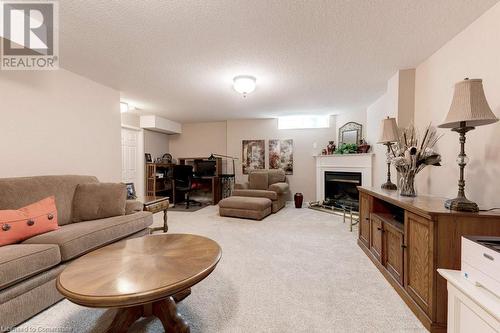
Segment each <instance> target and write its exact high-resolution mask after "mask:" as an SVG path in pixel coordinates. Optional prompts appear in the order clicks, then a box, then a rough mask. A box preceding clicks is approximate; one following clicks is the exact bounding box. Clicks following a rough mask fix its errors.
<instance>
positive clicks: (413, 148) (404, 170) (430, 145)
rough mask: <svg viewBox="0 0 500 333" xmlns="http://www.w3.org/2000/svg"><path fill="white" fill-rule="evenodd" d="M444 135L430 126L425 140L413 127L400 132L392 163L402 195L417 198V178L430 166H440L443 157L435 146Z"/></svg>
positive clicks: (393, 149)
mask: <svg viewBox="0 0 500 333" xmlns="http://www.w3.org/2000/svg"><path fill="white" fill-rule="evenodd" d="M441 137H442V135H438V133H437V130H436V127H434V126H432V125H431V124H429V125H428V126H427V128H426V130H425V134H424V136H423V139H422V140H421V141H420V140H419V135H418V133H417V131H416V130H415V127H414V126H413V125H410V126H408V127H407V128H405V129H403V130H401V131H400V136H399V140H398V141H397V142H396V143H395V144H394V145H393V146H392V147H391V154H392V156H391V157H390V158H391V162H392V164H393V165H394V167H395V168H396V170H397V171H398V173H399V176H400V177H399V179H400V180H399V191H400V194H401V195H405V196H412V197H413V196H415V187H414V182H415V176H416V175H417V173H419V172H420V171H422V169H423V168H425V167H426V166H428V165H434V166H440V165H441V164H440V162H441V155H440V154H438V153H437V152H436V151H435V150H434V146H435V145H436V143H437V142H438V141H439V139H440V138H441Z"/></svg>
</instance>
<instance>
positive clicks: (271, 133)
mask: <svg viewBox="0 0 500 333" xmlns="http://www.w3.org/2000/svg"><path fill="white" fill-rule="evenodd" d="M330 123H331V124H330V125H331V127H330V128H328V129H300V130H278V121H277V119H250V120H228V121H224V122H209V123H192V124H183V125H182V134H176V135H171V136H169V138H170V151H171V153H172V154H173V155H174V157H175V158H178V157H190V156H209V154H210V153H218V154H224V155H226V154H227V155H230V156H235V157H237V158H238V159H239V160H238V161H236V180H237V182H242V181H246V178H247V176H244V175H242V170H241V141H242V140H252V139H264V140H266V167H267V166H268V163H269V161H268V156H267V155H268V147H267V144H268V140H269V139H293V140H294V174H293V175H290V176H288V179H289V183H290V187H291V191H292V192H293V193H295V192H302V193H303V194H304V197H305V200H314V199H315V196H316V189H315V177H316V169H315V167H316V165H315V161H314V158H313V154H315V153H318V152H319V151H321V148H324V147H326V145H327V144H328V141H329V140H335V141H336V139H335V135H336V127H335V117H331V120H330ZM314 143H316V146H317V148H316V149H315V148H314V147H313V144H314ZM230 169H231V168H230ZM229 171H231V170H229Z"/></svg>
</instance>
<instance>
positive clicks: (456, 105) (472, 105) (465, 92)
mask: <svg viewBox="0 0 500 333" xmlns="http://www.w3.org/2000/svg"><path fill="white" fill-rule="evenodd" d="M497 121H498V118H497V117H496V116H495V114H494V113H493V112H492V111H491V108H490V106H489V105H488V102H487V101H486V96H484V90H483V80H481V79H472V80H468V79H465V80H463V81H460V82H458V83H456V84H455V93H454V94H453V100H452V102H451V106H450V111H448V114H447V115H446V119H445V120H444V122H443V123H442V124H441V125H439V126H438V127H441V128H457V127H460V123H461V122H465V126H472V127H475V126H481V125H488V124H492V123H494V122H497Z"/></svg>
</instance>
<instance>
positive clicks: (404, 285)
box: [358, 187, 500, 332]
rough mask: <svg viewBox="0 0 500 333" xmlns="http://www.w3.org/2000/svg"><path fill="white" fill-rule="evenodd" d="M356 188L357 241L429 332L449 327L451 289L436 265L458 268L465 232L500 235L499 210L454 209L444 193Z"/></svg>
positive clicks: (440, 330)
mask: <svg viewBox="0 0 500 333" xmlns="http://www.w3.org/2000/svg"><path fill="white" fill-rule="evenodd" d="M358 190H359V203H360V222H359V238H358V245H359V246H360V247H361V249H362V250H363V251H364V252H365V253H366V254H367V256H368V257H369V258H370V259H371V260H372V262H373V263H374V264H375V266H376V267H377V268H378V269H379V270H380V272H381V273H382V274H383V275H384V277H385V278H386V279H387V280H388V281H389V283H390V284H391V285H392V286H393V287H394V289H395V290H396V291H397V292H398V294H399V295H400V296H401V298H402V299H403V300H404V301H405V303H406V304H407V305H408V306H409V307H410V309H411V310H412V311H413V313H415V315H416V316H417V317H418V319H419V320H420V321H421V322H422V323H423V325H424V326H425V327H426V328H427V329H428V330H429V331H431V332H446V321H447V297H448V293H447V290H446V280H445V279H444V278H442V277H441V276H440V275H439V274H438V273H437V269H438V268H447V269H455V270H460V268H461V267H460V261H461V253H460V251H461V237H462V236H465V235H469V236H471V235H474V236H483V235H488V236H500V211H498V210H497V211H490V212H479V213H467V212H455V211H450V210H447V209H445V208H444V202H445V199H444V198H440V197H434V196H425V195H419V196H417V197H415V198H408V197H403V196H399V195H398V193H397V191H388V190H382V189H378V188H368V187H358Z"/></svg>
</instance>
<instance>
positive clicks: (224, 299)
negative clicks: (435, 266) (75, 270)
mask: <svg viewBox="0 0 500 333" xmlns="http://www.w3.org/2000/svg"><path fill="white" fill-rule="evenodd" d="M155 223H161V217H160V218H158V221H156V222H155ZM169 226H170V230H169V232H172V233H195V234H200V235H204V236H208V237H210V238H212V239H214V240H216V241H217V242H219V244H220V245H221V246H222V249H223V255H222V260H221V262H220V263H219V265H218V267H217V268H216V269H215V271H214V272H213V273H212V275H211V276H209V277H208V278H207V279H206V280H204V281H202V282H201V283H200V284H199V285H197V286H195V287H194V288H193V290H192V291H193V292H192V294H191V295H190V296H189V297H188V298H187V299H185V300H184V301H183V302H182V303H181V304H180V306H179V308H180V312H181V313H182V314H183V316H184V317H185V318H186V319H187V320H188V321H189V323H190V325H191V332H213V333H220V332H227V333H229V332H231V333H233V332H249V333H255V332H294V333H295V332H342V333H343V332H391V333H394V332H426V330H425V329H424V328H423V326H422V325H421V324H420V322H419V321H418V320H417V319H416V317H415V316H414V315H413V314H412V313H411V311H410V310H409V309H408V308H407V306H406V305H405V304H404V303H403V301H402V300H401V299H400V298H399V297H398V295H397V294H396V292H395V291H394V290H393V289H392V287H391V286H390V285H389V283H388V282H387V281H385V279H384V278H383V277H382V275H381V274H380V273H379V272H378V270H377V269H376V268H375V267H374V265H373V264H372V263H371V262H370V260H369V259H368V258H367V257H366V256H365V255H364V253H363V252H362V251H361V249H359V248H358V246H357V245H356V233H357V230H355V232H353V233H350V232H349V228H348V225H347V224H343V223H342V219H341V218H340V217H337V216H334V215H330V214H327V213H323V212H318V211H313V210H310V209H306V208H303V209H295V208H292V207H287V208H285V209H283V210H281V211H280V212H279V213H278V214H274V215H271V216H269V217H268V218H266V219H265V220H264V221H260V222H258V221H250V220H240V219H232V218H223V217H220V216H219V215H218V213H217V208H216V207H214V206H209V207H206V208H204V209H202V210H199V211H197V212H193V213H184V212H170V213H169ZM112 314H113V313H112V311H104V310H96V309H88V308H84V307H80V306H77V305H75V304H72V303H70V302H69V301H67V300H65V301H62V302H60V303H58V304H56V305H54V306H53V307H51V308H50V309H48V310H46V311H45V312H43V313H41V314H39V315H38V316H36V317H34V318H32V319H31V320H29V321H28V322H26V323H24V324H23V325H22V326H21V327H19V328H20V329H27V328H28V327H31V328H33V327H36V328H45V329H47V328H48V329H53V328H63V327H66V328H71V329H72V330H71V332H101V331H102V328H103V327H104V325H105V324H106V322H109V320H110V319H111V316H112ZM60 331H61V330H60ZM130 331H131V332H162V328H161V324H160V322H159V321H158V320H142V321H139V322H137V323H136V324H135V325H134V326H133V327H132V328H131V330H130ZM23 332H24V331H23Z"/></svg>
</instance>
